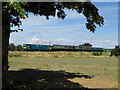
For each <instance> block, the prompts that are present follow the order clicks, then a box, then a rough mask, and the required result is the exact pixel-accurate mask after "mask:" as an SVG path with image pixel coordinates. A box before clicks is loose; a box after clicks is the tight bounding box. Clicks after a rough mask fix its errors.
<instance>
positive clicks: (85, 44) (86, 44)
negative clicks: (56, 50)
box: [79, 43, 92, 46]
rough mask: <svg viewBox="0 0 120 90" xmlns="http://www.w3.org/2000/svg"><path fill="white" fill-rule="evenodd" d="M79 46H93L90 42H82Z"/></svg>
mask: <svg viewBox="0 0 120 90" xmlns="http://www.w3.org/2000/svg"><path fill="white" fill-rule="evenodd" d="M79 46H92V45H91V44H90V43H84V44H81V45H79Z"/></svg>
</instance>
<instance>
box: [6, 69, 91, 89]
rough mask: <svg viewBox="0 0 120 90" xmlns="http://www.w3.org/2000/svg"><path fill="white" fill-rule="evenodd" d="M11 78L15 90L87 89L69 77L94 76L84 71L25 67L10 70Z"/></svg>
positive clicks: (87, 77) (88, 77)
mask: <svg viewBox="0 0 120 90" xmlns="http://www.w3.org/2000/svg"><path fill="white" fill-rule="evenodd" d="M8 73H9V78H10V80H11V81H12V83H13V86H14V89H15V90H28V89H29V90H41V88H81V89H87V88H85V87H83V86H82V85H80V84H78V83H74V82H72V81H69V80H67V79H71V78H75V77H78V78H81V77H84V78H86V79H90V78H92V76H89V75H84V73H69V72H65V71H45V70H38V69H23V70H20V71H9V72H8Z"/></svg>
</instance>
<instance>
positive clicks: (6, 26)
mask: <svg viewBox="0 0 120 90" xmlns="http://www.w3.org/2000/svg"><path fill="white" fill-rule="evenodd" d="M9 36H10V22H9V15H8V14H5V13H2V90H8V88H9V83H8V82H9V80H8V68H9V66H8V45H9Z"/></svg>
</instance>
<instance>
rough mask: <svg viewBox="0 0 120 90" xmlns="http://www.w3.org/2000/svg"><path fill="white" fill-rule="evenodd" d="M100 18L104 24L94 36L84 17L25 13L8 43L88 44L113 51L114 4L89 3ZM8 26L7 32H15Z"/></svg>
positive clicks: (115, 37) (69, 13)
mask: <svg viewBox="0 0 120 90" xmlns="http://www.w3.org/2000/svg"><path fill="white" fill-rule="evenodd" d="M93 4H94V5H95V6H96V7H97V8H98V9H99V14H100V15H101V16H103V17H104V21H105V22H104V25H103V26H101V27H99V26H97V28H96V30H95V32H94V33H92V32H90V31H89V30H88V29H86V27H85V23H86V22H87V21H86V18H85V17H84V15H83V14H78V13H77V12H76V11H69V10H65V12H66V13H67V16H66V18H65V19H64V20H61V19H58V18H57V17H50V19H49V20H46V18H45V17H44V16H34V15H33V14H31V13H30V14H29V18H27V19H25V20H22V25H21V27H20V28H22V29H23V30H24V31H23V32H21V31H19V32H17V33H16V32H13V33H11V34H10V43H14V44H15V45H18V44H21V45H23V44H25V43H32V44H49V43H50V44H60V45H80V44H84V43H91V44H92V45H93V46H94V47H102V48H114V47H115V45H118V3H117V2H93ZM15 28H16V27H12V28H11V29H15Z"/></svg>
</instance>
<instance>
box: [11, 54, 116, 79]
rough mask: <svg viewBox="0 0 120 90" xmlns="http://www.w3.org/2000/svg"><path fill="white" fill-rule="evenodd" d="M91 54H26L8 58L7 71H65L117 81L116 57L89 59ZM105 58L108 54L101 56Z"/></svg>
mask: <svg viewBox="0 0 120 90" xmlns="http://www.w3.org/2000/svg"><path fill="white" fill-rule="evenodd" d="M91 54H92V53H75V52H74V53H73V52H58V53H53V52H51V53H50V52H49V53H37V54H36V53H26V54H21V56H19V55H18V54H17V55H18V57H17V58H16V57H15V56H12V57H9V65H10V69H9V70H20V69H23V68H29V69H40V70H54V71H58V70H65V71H66V72H73V73H84V74H88V75H91V76H94V77H98V76H99V77H104V78H106V79H111V80H117V79H118V78H117V76H118V68H117V67H118V59H117V58H116V57H90V56H91ZM102 55H105V56H107V55H108V54H106V53H105V54H104V53H103V54H102ZM85 56H86V57H85Z"/></svg>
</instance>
